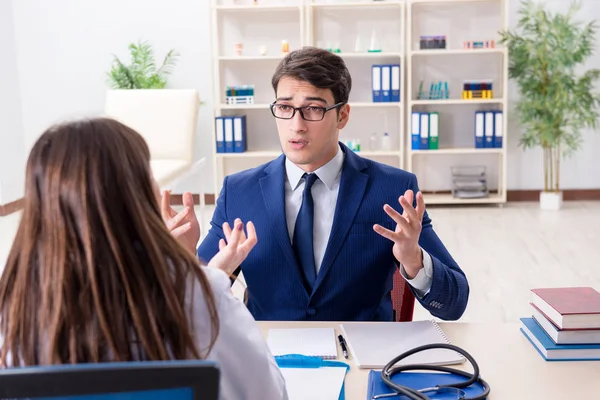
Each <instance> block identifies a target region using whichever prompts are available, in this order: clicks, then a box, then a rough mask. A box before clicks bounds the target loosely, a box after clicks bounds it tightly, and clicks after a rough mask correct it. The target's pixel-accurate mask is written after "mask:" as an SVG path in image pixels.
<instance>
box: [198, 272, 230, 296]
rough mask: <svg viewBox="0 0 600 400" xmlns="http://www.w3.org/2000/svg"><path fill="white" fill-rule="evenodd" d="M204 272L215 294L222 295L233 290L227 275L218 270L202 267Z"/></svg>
mask: <svg viewBox="0 0 600 400" xmlns="http://www.w3.org/2000/svg"><path fill="white" fill-rule="evenodd" d="M200 268H202V271H203V272H204V275H206V279H207V280H208V282H209V283H210V286H211V287H212V289H213V291H214V294H215V295H217V294H220V293H222V292H225V291H227V290H229V289H231V281H230V280H229V277H228V276H227V274H226V273H225V272H223V271H221V270H220V269H218V268H214V267H206V266H202V267H200Z"/></svg>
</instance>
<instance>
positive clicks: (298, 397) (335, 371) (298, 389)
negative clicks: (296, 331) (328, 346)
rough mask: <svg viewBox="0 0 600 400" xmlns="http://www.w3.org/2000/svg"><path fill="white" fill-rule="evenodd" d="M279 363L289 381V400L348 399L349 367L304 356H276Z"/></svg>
mask: <svg viewBox="0 0 600 400" xmlns="http://www.w3.org/2000/svg"><path fill="white" fill-rule="evenodd" d="M275 361H276V362H277V365H278V366H279V368H280V369H281V373H282V375H283V377H284V379H285V381H286V386H287V391H288V398H289V400H305V399H315V398H319V399H323V398H327V399H329V398H337V399H338V400H344V399H345V389H344V386H345V385H344V380H345V376H346V373H347V372H348V370H349V369H350V366H349V365H348V364H346V363H343V362H341V361H333V360H322V359H321V358H319V357H309V356H303V355H300V354H292V355H285V356H276V357H275ZM307 383H310V384H307Z"/></svg>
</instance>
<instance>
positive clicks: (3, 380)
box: [0, 361, 219, 400]
mask: <svg viewBox="0 0 600 400" xmlns="http://www.w3.org/2000/svg"><path fill="white" fill-rule="evenodd" d="M72 396H73V397H72ZM75 396H76V397H75ZM47 397H52V398H53V399H55V400H56V398H57V397H59V398H68V399H73V400H75V399H77V400H86V399H88V398H89V399H90V400H92V399H93V400H98V399H103V400H124V399H127V400H167V399H168V400H218V398H219V368H218V367H217V365H216V364H215V363H213V362H209V361H159V362H131V363H128V362H124V363H99V364H74V365H56V366H42V367H24V368H7V369H3V370H0V398H1V399H11V400H25V399H27V400H35V399H37V398H47Z"/></svg>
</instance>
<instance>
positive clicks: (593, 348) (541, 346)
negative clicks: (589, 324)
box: [521, 318, 600, 361]
mask: <svg viewBox="0 0 600 400" xmlns="http://www.w3.org/2000/svg"><path fill="white" fill-rule="evenodd" d="M521 332H522V333H523V334H524V335H525V337H527V339H529V341H530V342H531V344H532V345H533V347H535V349H536V350H537V351H538V353H540V355H541V356H542V357H543V358H544V359H545V360H546V361H574V360H578V361H582V360H588V361H592V360H593V361H598V360H600V343H597V344H556V343H554V342H553V341H552V339H551V338H550V336H548V334H547V333H546V332H545V331H544V330H543V329H542V327H541V326H540V325H538V323H537V322H535V319H533V318H521Z"/></svg>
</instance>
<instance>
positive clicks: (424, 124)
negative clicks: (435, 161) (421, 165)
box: [419, 113, 429, 150]
mask: <svg viewBox="0 0 600 400" xmlns="http://www.w3.org/2000/svg"><path fill="white" fill-rule="evenodd" d="M420 128H421V143H420V145H419V149H421V150H428V149H429V113H421V127H420Z"/></svg>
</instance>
